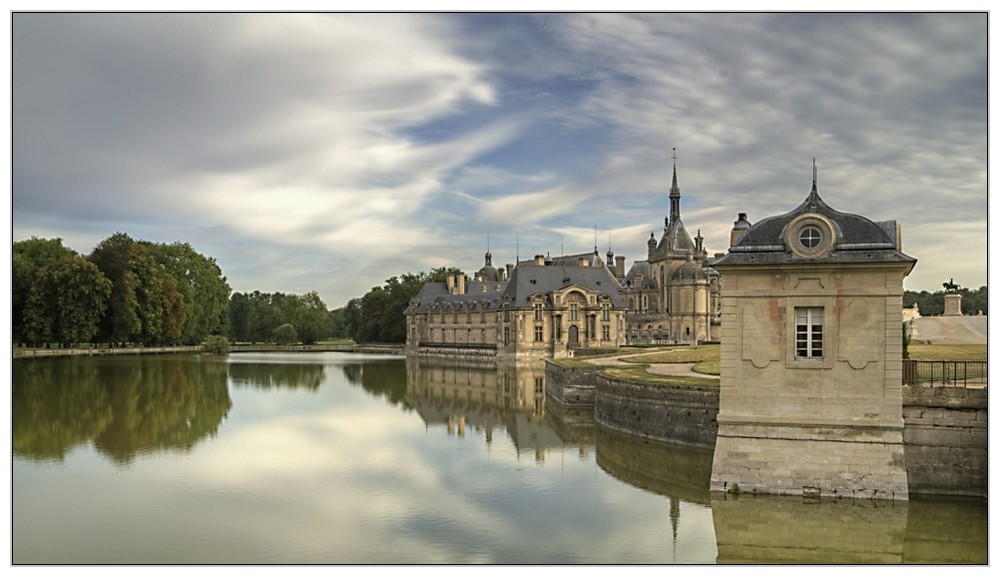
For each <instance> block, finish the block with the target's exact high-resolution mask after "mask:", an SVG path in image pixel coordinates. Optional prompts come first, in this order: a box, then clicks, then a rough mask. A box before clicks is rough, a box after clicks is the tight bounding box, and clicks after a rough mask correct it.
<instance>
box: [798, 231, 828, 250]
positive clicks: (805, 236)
mask: <svg viewBox="0 0 1000 577" xmlns="http://www.w3.org/2000/svg"><path fill="white" fill-rule="evenodd" d="M799 242H800V243H801V244H802V246H803V247H804V248H806V249H808V250H812V249H814V248H816V247H818V246H819V243H821V242H823V233H822V232H821V231H820V230H819V228H818V227H815V226H804V227H802V230H800V231H799Z"/></svg>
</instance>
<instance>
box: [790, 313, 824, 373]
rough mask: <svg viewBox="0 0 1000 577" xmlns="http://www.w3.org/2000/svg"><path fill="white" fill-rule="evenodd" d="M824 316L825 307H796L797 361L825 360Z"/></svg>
mask: <svg viewBox="0 0 1000 577" xmlns="http://www.w3.org/2000/svg"><path fill="white" fill-rule="evenodd" d="M823 315H824V310H823V307H795V358H796V360H822V359H823V354H824V340H823V337H824V332H825V331H824V330H823V325H824V320H823Z"/></svg>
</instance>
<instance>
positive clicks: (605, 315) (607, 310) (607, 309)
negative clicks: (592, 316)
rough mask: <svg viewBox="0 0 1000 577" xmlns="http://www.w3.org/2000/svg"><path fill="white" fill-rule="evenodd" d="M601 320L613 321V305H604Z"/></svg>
mask: <svg viewBox="0 0 1000 577" xmlns="http://www.w3.org/2000/svg"><path fill="white" fill-rule="evenodd" d="M601 320H602V321H610V320H611V305H609V304H608V303H604V304H603V305H601Z"/></svg>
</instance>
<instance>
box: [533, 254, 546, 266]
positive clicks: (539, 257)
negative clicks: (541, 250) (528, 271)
mask: <svg viewBox="0 0 1000 577" xmlns="http://www.w3.org/2000/svg"><path fill="white" fill-rule="evenodd" d="M535 264H537V265H538V266H545V255H544V254H536V255H535Z"/></svg>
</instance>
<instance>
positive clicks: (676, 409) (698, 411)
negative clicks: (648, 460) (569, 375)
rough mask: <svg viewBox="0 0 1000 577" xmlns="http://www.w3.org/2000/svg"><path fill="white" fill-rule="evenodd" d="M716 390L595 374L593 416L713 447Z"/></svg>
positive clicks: (634, 430) (610, 424)
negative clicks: (611, 377)
mask: <svg viewBox="0 0 1000 577" xmlns="http://www.w3.org/2000/svg"><path fill="white" fill-rule="evenodd" d="M718 413H719V391H718V389H715V388H713V387H696V386H686V385H668V384H663V383H644V382H636V381H625V380H618V379H609V378H607V377H604V376H602V375H598V376H597V394H596V397H595V403H594V418H595V419H596V420H597V422H598V424H600V425H601V426H604V427H607V428H609V429H612V430H615V431H620V432H627V433H629V434H632V435H638V436H641V437H648V438H651V439H656V440H660V441H669V442H672V443H683V444H685V445H691V446H695V447H704V448H708V449H711V448H713V447H715V437H716V433H717V431H718V425H717V424H716V421H715V418H716V415H717V414H718Z"/></svg>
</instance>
